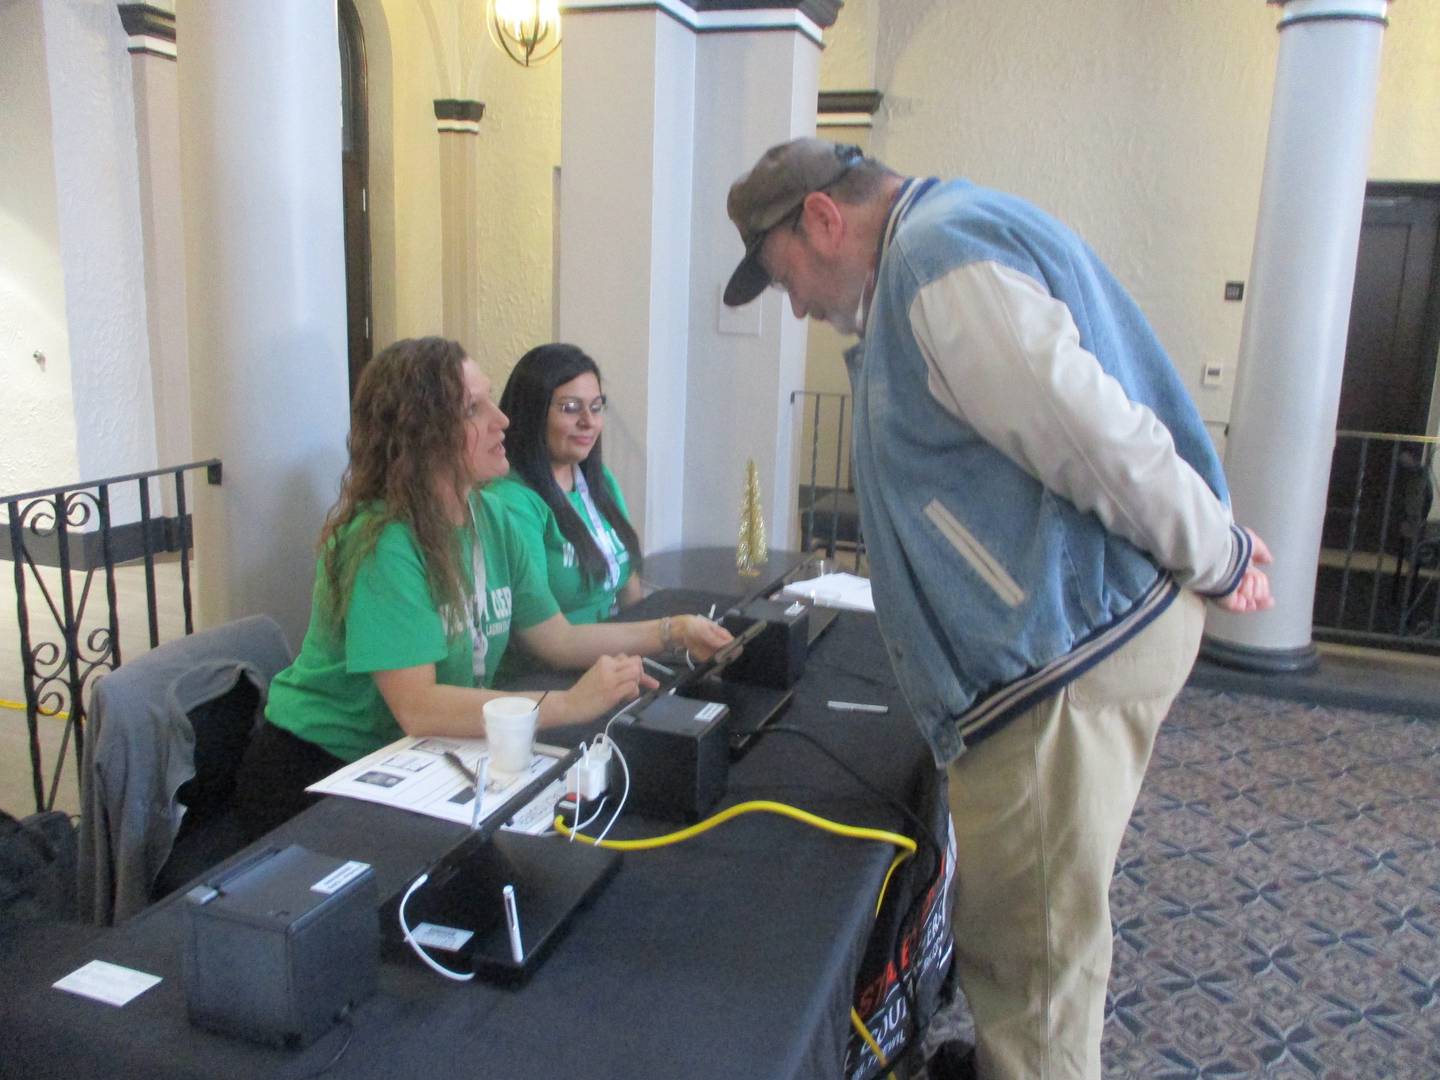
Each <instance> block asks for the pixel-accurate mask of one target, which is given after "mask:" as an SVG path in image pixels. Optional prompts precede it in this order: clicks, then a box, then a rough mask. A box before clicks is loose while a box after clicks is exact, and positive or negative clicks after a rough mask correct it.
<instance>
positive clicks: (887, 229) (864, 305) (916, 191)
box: [855, 176, 935, 337]
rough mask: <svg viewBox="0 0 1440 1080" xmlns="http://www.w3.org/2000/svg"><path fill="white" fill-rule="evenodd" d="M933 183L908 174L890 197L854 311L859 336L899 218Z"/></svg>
mask: <svg viewBox="0 0 1440 1080" xmlns="http://www.w3.org/2000/svg"><path fill="white" fill-rule="evenodd" d="M934 184H935V178H934V177H930V178H929V179H926V180H917V179H916V178H915V177H913V176H908V177H906V178H905V179H904V181H902V182H901V184H900V186H899V187H898V188H896V189H895V194H894V195H893V196H892V197H891V199H890V209H889V210H888V211H887V212H886V214H885V225H884V227H883V228H882V229H881V230H880V238H879V239H878V240H877V241H876V244H875V258H874V259H873V260H872V261H871V263H870V277H869V280H867V281H866V282H865V288H864V289H862V290H861V291H860V306H859V308H858V310H857V311H856V315H855V325H856V327H857V328H858V329H857V332H858V333H859V335H860V336H861V337H864V336H865V328H866V326H868V325H869V323H870V302H871V300H873V299H874V297H875V278H876V275H877V274H879V273H880V260H881V259H883V258H884V257H885V249H886V248H888V247H889V246H890V241H891V240H893V239H894V238H895V230H896V229H897V228H899V226H900V222H901V220H902V219H903V218H904V217H905V215H906V214H907V213H908V212H909V210H910V207H912V206H914V205H915V202H916V200H918V199H919V198H920V196H922V195H924V194H925V192H927V191H929V190H930V188H931V187H932V186H933V185H934Z"/></svg>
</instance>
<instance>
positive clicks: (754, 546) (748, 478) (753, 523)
mask: <svg viewBox="0 0 1440 1080" xmlns="http://www.w3.org/2000/svg"><path fill="white" fill-rule="evenodd" d="M769 558H770V550H769V548H767V547H766V546H765V516H764V515H763V514H761V513H760V470H759V469H757V468H755V459H754V458H751V459H750V460H749V461H747V462H746V463H745V496H744V500H743V501H742V502H741V504H740V546H739V547H737V548H736V549H735V568H736V569H737V570H739V571H740V574H741V576H742V577H758V576H759V575H760V567H762V566H764V565H765V562H766V560H767V559H769Z"/></svg>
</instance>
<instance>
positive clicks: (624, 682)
mask: <svg viewBox="0 0 1440 1080" xmlns="http://www.w3.org/2000/svg"><path fill="white" fill-rule="evenodd" d="M658 685H660V684H659V683H657V682H656V681H655V680H654V679H652V678H651V677H650V676H649V675H647V674H645V669H644V667H642V666H641V663H640V657H638V656H625V655H623V654H622V655H620V656H602V657H600V659H599V660H596V661H595V663H594V664H592V665H591V666H590V670H588V671H587V672H585V674H584V675H581V676H580V681H579V682H577V683H576V684H575V685H574V686H572V687H571V688H570V689H569V690H566V691H563V692H562V693H560V694H552V695H551V697H552V698H553V697H560V698H562V699H563V704H564V708H563V709H562V710H560V713H561V714H560V715H559V716H557V717H556V718H555V720H554V721H552V722H553V723H581V722H583V721H586V720H594V719H595V718H596V717H598V716H603V715H604V714H605V713H607V712H609V711H610V710H611V709H613V708H614V707H615V706H616V705H619V704H621V703H622V702H626V701H630V700H632V699H633V698H636V697H638V696H639V695H640V691H641V690H653V689H654V688H655V687H656V686H658Z"/></svg>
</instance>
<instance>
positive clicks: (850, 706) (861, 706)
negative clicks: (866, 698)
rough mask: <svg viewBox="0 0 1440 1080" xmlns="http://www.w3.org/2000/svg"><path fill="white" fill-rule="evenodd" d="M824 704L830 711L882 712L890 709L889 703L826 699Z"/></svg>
mask: <svg viewBox="0 0 1440 1080" xmlns="http://www.w3.org/2000/svg"><path fill="white" fill-rule="evenodd" d="M825 704H826V706H827V707H828V708H829V709H830V710H831V711H832V712H864V713H877V714H884V713H888V712H889V711H890V706H889V705H868V704H866V703H865V702H863V701H827V702H826V703H825Z"/></svg>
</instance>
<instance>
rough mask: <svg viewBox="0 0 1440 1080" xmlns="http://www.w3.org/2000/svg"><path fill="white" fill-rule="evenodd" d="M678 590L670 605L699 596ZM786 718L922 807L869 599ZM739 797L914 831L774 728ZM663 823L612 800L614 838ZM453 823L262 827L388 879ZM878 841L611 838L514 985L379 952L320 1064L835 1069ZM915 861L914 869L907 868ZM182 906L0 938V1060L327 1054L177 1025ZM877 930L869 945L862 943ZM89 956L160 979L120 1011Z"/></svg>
mask: <svg viewBox="0 0 1440 1080" xmlns="http://www.w3.org/2000/svg"><path fill="white" fill-rule="evenodd" d="M676 598H677V599H678V600H681V601H683V602H684V603H682V606H685V605H687V604H693V603H695V602H698V600H697V599H696V598H695V597H693V596H680V594H676ZM831 697H844V698H848V699H851V700H862V701H873V702H883V703H886V704H888V705H889V706H890V709H891V711H890V714H889V715H888V716H871V715H855V714H841V713H835V712H831V711H828V710H827V709H826V707H825V701H826V699H827V698H831ZM785 724H786V725H793V726H796V727H799V728H802V729H804V730H806V731H808V732H810V733H812V734H813V735H814V736H815V737H816V738H818V739H820V740H821V741H822V742H823V743H824V744H825V745H826V746H827V747H829V748H830V749H832V750H833V751H834V752H835V753H837V754H838V755H839V756H840V757H841V758H843V759H844V760H845V761H846V762H848V763H849V764H850V765H851V766H852V767H854V768H855V769H857V771H859V772H860V773H862V774H863V775H865V776H866V777H867V778H868V779H869V780H870V781H871V783H873V784H874V785H876V786H877V787H878V788H879V789H881V790H882V791H884V792H887V793H890V794H892V795H894V796H896V797H898V798H899V799H900V800H902V801H903V802H904V803H906V804H907V805H909V806H911V807H913V808H916V809H917V810H920V811H923V812H925V813H926V814H927V815H930V814H933V812H934V811H935V808H936V806H937V803H936V800H937V799H938V798H939V789H940V785H939V783H938V779H939V774H938V773H937V771H936V769H935V767H934V763H933V761H932V759H931V758H930V755H929V752H928V750H927V749H926V747H925V746H924V744H923V742H922V740H921V739H920V737H919V735H918V734H917V732H916V731H915V728H914V725H913V724H912V723H911V721H910V720H909V718H908V714H907V712H906V709H905V707H904V705H903V702H902V701H901V699H900V698H899V696H898V693H897V691H896V690H895V688H894V684H893V680H892V678H891V675H890V672H889V669H888V665H887V662H886V660H885V656H884V653H883V650H882V649H881V647H880V642H879V634H878V631H877V629H876V627H875V624H874V621H873V619H872V618H870V617H869V616H863V615H852V614H844V615H842V616H841V617H840V618H839V619H838V620H837V621H836V622H835V624H834V625H833V626H832V627H831V628H830V630H829V631H828V632H827V633H826V635H825V636H824V637H822V638H821V639H820V641H819V642H818V643H817V645H816V649H815V651H814V652H813V653H812V656H811V658H810V662H809V665H808V667H807V670H806V676H805V678H804V679H803V680H802V682H801V683H800V685H799V686H798V687H797V692H796V697H795V701H794V703H793V705H792V707H791V709H790V711H789V713H788V714H787V716H786V717H785ZM547 737H548V733H547ZM754 798H766V799H776V800H779V801H781V802H787V803H792V804H794V805H796V806H800V807H802V808H805V809H807V810H811V811H813V812H815V813H818V814H820V815H823V816H826V817H831V818H834V819H836V820H840V821H845V822H849V823H852V824H859V825H868V826H874V827H879V828H886V829H894V830H897V831H901V832H906V833H913V832H914V830H913V829H912V828H911V827H910V826H908V825H906V824H905V823H904V821H903V819H902V817H901V815H900V814H899V813H898V812H897V811H896V810H895V809H894V808H893V807H891V806H888V805H886V804H885V803H884V802H882V801H880V800H879V799H877V798H876V797H875V796H874V795H873V794H870V793H867V792H865V791H864V790H863V789H862V788H861V787H860V786H859V785H858V784H857V783H856V782H855V781H854V780H853V779H852V778H850V777H849V776H847V775H846V774H845V773H843V772H842V771H841V770H840V769H838V768H837V767H836V766H835V765H833V764H832V763H830V762H829V761H828V760H827V759H826V758H825V757H824V756H823V755H821V754H820V753H818V752H817V751H815V750H814V749H813V748H812V747H810V746H809V745H807V744H806V743H805V741H804V740H803V739H801V738H798V737H793V736H788V735H786V734H783V733H774V734H770V735H767V736H765V737H764V739H763V740H761V742H760V743H759V744H758V745H757V746H756V747H755V748H754V749H753V750H752V751H751V752H750V753H749V754H748V755H747V756H746V757H745V758H743V759H742V760H741V761H739V762H737V763H736V764H735V765H734V767H733V768H732V770H731V773H730V783H729V787H728V790H727V793H726V796H725V799H724V801H723V803H722V805H726V804H729V803H733V802H740V801H744V800H747V799H754ZM927 819H928V818H927ZM675 827H676V826H675V825H674V824H673V823H666V822H654V821H646V820H644V819H641V818H634V817H631V816H630V815H628V814H627V815H626V818H625V819H622V821H621V822H620V823H619V824H618V825H617V827H616V829H615V832H614V834H613V835H616V836H642V835H653V834H655V833H659V832H665V831H669V830H671V829H673V828H675ZM460 831H461V830H460V829H459V827H458V826H456V825H454V824H452V823H449V822H442V821H439V820H437V819H432V818H427V817H422V816H419V815H414V814H408V813H404V812H400V811H396V810H392V809H389V808H386V807H381V806H378V805H374V804H367V803H362V802H356V801H354V800H348V799H341V798H331V799H326V800H324V801H322V803H321V804H320V805H318V806H316V807H314V808H312V809H310V810H308V811H306V812H305V813H304V814H302V815H300V816H299V817H297V818H295V819H293V820H292V821H290V822H289V823H287V824H286V825H284V826H282V827H281V828H280V829H279V830H277V831H276V832H275V833H272V834H270V836H268V837H267V838H266V839H265V841H263V842H264V843H275V844H285V843H300V844H304V845H305V846H306V847H309V848H311V849H313V850H316V851H320V852H324V853H326V854H330V855H335V856H338V857H342V858H346V859H359V860H362V861H365V862H368V863H370V864H372V865H373V866H374V867H375V870H376V874H377V877H378V879H379V886H380V892H381V895H382V896H383V895H386V894H388V893H391V892H393V891H395V890H397V889H399V888H401V887H402V886H403V885H404V884H405V883H406V882H408V881H409V880H410V879H411V878H412V877H413V876H414V875H416V874H417V873H419V872H420V870H421V869H422V868H424V866H425V865H426V864H427V863H428V862H429V861H430V860H431V859H433V858H434V857H435V856H436V855H437V854H439V853H440V852H442V851H444V850H446V849H447V848H448V847H449V846H450V845H451V844H452V843H453V842H454V840H455V839H456V837H457V835H458V833H459V832H460ZM555 842H556V843H563V842H564V841H562V840H559V839H557V840H556V841H555ZM891 856H892V849H891V848H889V847H888V846H886V845H882V844H878V843H869V842H858V841H853V840H845V839H842V838H839V837H834V836H831V835H829V834H827V833H822V832H819V831H817V830H814V829H810V828H807V827H805V826H803V825H800V824H798V823H795V822H792V821H789V820H786V819H782V818H778V817H773V816H768V815H749V816H745V817H741V818H739V819H737V820H735V821H732V822H730V823H727V824H725V825H722V826H720V827H719V828H717V829H715V830H712V831H711V832H709V833H707V834H705V835H704V836H702V837H699V838H697V839H694V840H692V841H689V842H686V843H683V844H679V845H675V846H672V847H667V848H664V849H660V850H657V851H654V852H635V853H629V854H627V855H626V856H625V857H624V862H623V865H622V866H621V868H620V871H619V873H618V874H617V875H616V877H615V878H614V880H613V881H611V883H610V884H609V886H608V887H607V888H606V889H605V890H604V891H602V892H601V893H600V894H599V895H598V896H597V897H596V898H595V900H594V901H593V903H592V904H591V905H590V906H588V907H586V908H584V909H582V910H581V911H580V912H578V913H577V915H576V917H575V918H574V920H573V921H572V923H571V925H570V927H569V929H568V932H567V933H566V934H565V936H564V937H563V938H562V939H561V941H560V942H559V943H558V945H557V947H556V949H555V951H554V952H553V953H552V954H551V955H550V956H549V958H548V959H547V960H546V961H545V962H544V964H543V965H542V966H541V967H540V969H539V970H538V971H537V972H536V973H535V974H534V976H533V977H532V978H531V979H530V981H529V982H528V983H526V984H525V985H524V986H523V987H521V988H520V989H518V990H511V989H504V988H500V987H495V986H491V985H487V984H484V983H479V982H475V983H467V984H454V983H449V982H446V981H444V980H442V979H440V978H439V977H438V976H435V975H433V974H431V973H430V972H428V971H427V970H425V969H424V968H423V967H422V966H421V965H420V964H419V963H418V962H405V963H388V962H387V963H382V965H381V969H380V980H379V990H378V992H377V993H376V995H375V996H374V997H372V998H371V999H370V1000H369V1001H367V1002H366V1003H365V1004H364V1005H362V1006H361V1007H360V1008H358V1009H357V1010H356V1012H355V1014H354V1036H353V1041H352V1043H351V1045H350V1046H349V1047H348V1049H346V1051H345V1052H344V1054H343V1056H342V1057H341V1058H340V1060H339V1061H338V1062H336V1063H335V1065H334V1067H333V1068H331V1069H330V1070H329V1071H328V1072H326V1073H325V1075H326V1076H337V1077H386V1078H391V1077H396V1076H410V1075H416V1076H434V1077H437V1078H439V1077H451V1076H484V1077H522V1076H556V1077H576V1078H607V1077H618V1076H625V1077H657V1078H665V1080H675V1078H680V1077H684V1078H687V1080H702V1078H706V1077H716V1078H720V1077H724V1078H727V1080H729V1078H734V1077H746V1078H764V1077H775V1078H801V1077H804V1078H808V1077H817V1078H818V1077H824V1078H833V1077H839V1076H841V1075H842V1074H843V1071H844V1057H845V1052H846V1044H847V1042H848V1041H849V1037H850V1027H849V1023H848V1017H849V1008H850V1004H851V1001H852V997H853V995H854V992H855V988H856V978H857V973H858V972H859V970H860V966H861V960H862V956H863V955H864V954H865V952H866V949H867V941H869V938H870V935H871V929H872V925H873V924H874V923H875V918H874V904H875V899H876V896H877V893H878V890H879V887H880V883H881V880H882V877H883V875H884V873H885V870H886V867H887V866H888V865H889V862H890V859H891ZM240 857H243V855H242V856H240ZM919 870H920V868H919V867H918V866H917V872H916V873H915V874H913V875H911V877H912V878H917V879H918V878H919V877H920V874H919ZM925 872H928V867H927V868H925ZM913 888H914V882H913V881H912V882H911V883H910V884H908V885H907V884H906V883H905V882H900V883H898V884H895V885H892V887H891V889H892V895H893V898H894V901H895V902H896V903H900V902H903V900H902V898H903V895H904V894H905V892H906V891H907V889H913ZM890 906H891V902H890V901H889V900H887V909H888V908H889V907H890ZM182 925H183V901H182V900H181V899H180V898H179V894H176V895H175V896H172V897H171V898H169V899H168V900H166V901H164V902H162V903H160V904H158V905H156V906H154V907H152V908H150V909H148V910H147V911H146V912H144V913H142V914H141V915H140V916H139V917H137V918H136V919H134V920H132V921H131V922H129V923H127V924H126V925H124V926H122V927H119V928H115V929H111V930H100V929H96V928H89V927H80V926H70V925H47V926H33V927H28V928H24V929H23V930H21V931H16V932H9V933H7V934H5V936H4V937H3V939H0V1074H3V1075H5V1076H7V1077H10V1076H14V1077H21V1076H57V1077H58V1076H64V1077H75V1078H79V1077H88V1076H105V1077H111V1076H117V1075H118V1076H145V1077H156V1078H160V1077H197V1078H198V1077H204V1078H207V1080H211V1078H218V1077H256V1076H265V1077H281V1078H284V1077H301V1076H306V1075H308V1074H310V1073H312V1072H313V1071H315V1070H318V1069H321V1068H322V1067H323V1066H325V1064H326V1063H327V1062H328V1061H329V1060H330V1059H331V1057H332V1056H333V1055H334V1054H335V1053H336V1052H337V1050H338V1049H339V1048H340V1046H341V1045H342V1042H343V1040H344V1039H345V1037H346V1033H345V1031H344V1029H339V1028H337V1029H336V1030H335V1031H332V1032H331V1033H329V1034H327V1035H326V1036H324V1037H322V1038H321V1039H320V1040H319V1041H318V1042H316V1043H315V1044H314V1045H313V1046H311V1047H309V1048H307V1049H306V1050H304V1051H301V1052H287V1051H280V1050H274V1049H269V1048H266V1047H263V1046H259V1045H252V1044H249V1043H246V1042H243V1041H239V1040H235V1039H231V1038H226V1037H222V1036H217V1035H211V1034H208V1033H206V1032H203V1031H200V1030H198V1029H195V1028H192V1027H191V1026H190V1025H189V1023H188V1022H187V1020H186V1016H185V999H184V987H183V984H182V979H181V970H180V953H179V948H180V946H179V942H180V929H181V926H182ZM888 947H889V943H888V942H885V941H880V942H873V941H872V942H869V948H870V949H871V950H872V953H873V951H874V950H875V949H877V948H878V949H879V950H880V952H881V954H883V953H884V952H885V951H886V949H887V948H888ZM96 958H98V959H103V960H109V961H111V962H114V963H118V964H122V965H125V966H128V967H134V968H138V969H140V970H142V971H146V972H150V973H153V974H157V975H161V976H163V977H164V979H163V981H162V982H161V983H160V984H159V985H157V986H155V987H154V988H152V989H150V990H148V991H146V992H145V993H143V994H141V995H140V996H139V997H138V998H136V999H134V1000H133V1001H131V1002H130V1003H129V1004H128V1005H126V1006H125V1007H123V1008H112V1007H110V1006H106V1005H102V1004H100V1003H98V1002H94V1001H90V1000H88V999H85V998H80V997H75V996H73V995H70V994H66V993H62V992H60V991H56V990H53V989H51V984H52V983H53V982H54V981H55V980H56V979H58V978H60V977H62V976H64V975H66V974H68V973H69V972H71V971H73V970H75V969H76V968H78V967H80V966H81V965H82V964H84V963H86V962H88V961H89V960H91V959H96Z"/></svg>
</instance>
